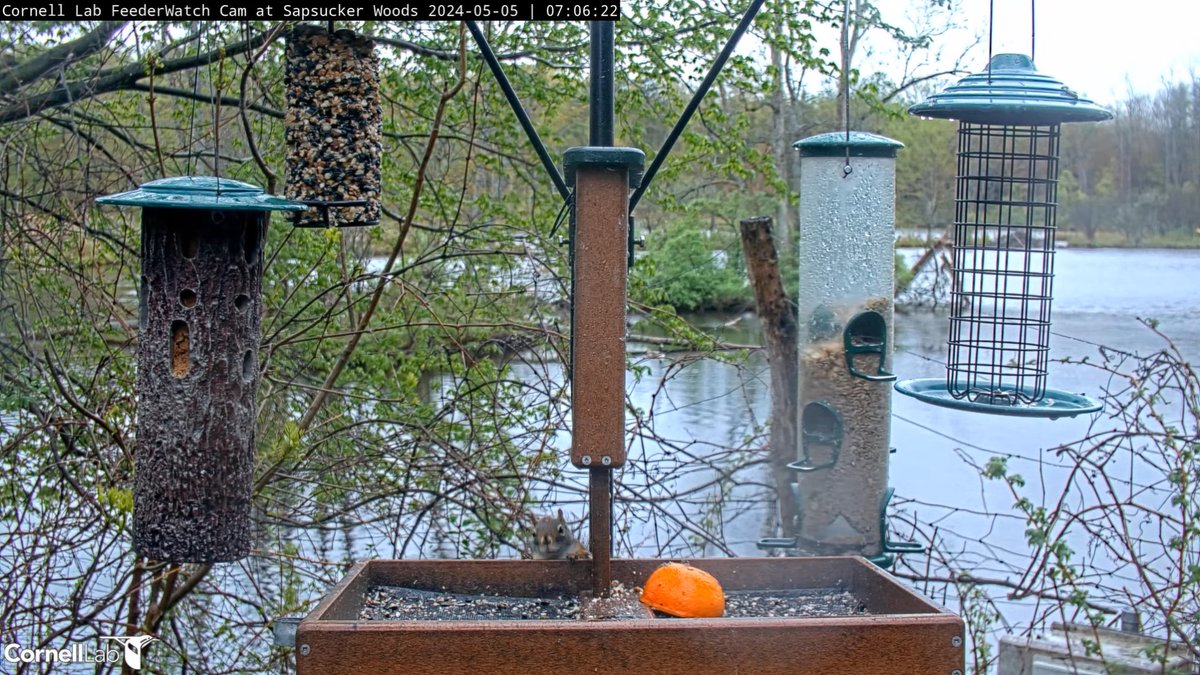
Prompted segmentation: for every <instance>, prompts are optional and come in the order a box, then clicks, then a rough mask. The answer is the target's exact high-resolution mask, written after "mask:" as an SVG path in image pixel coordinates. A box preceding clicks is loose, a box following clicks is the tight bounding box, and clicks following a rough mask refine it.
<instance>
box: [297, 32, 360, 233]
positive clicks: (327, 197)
mask: <svg viewBox="0 0 1200 675" xmlns="http://www.w3.org/2000/svg"><path fill="white" fill-rule="evenodd" d="M284 70H285V77H284V88H285V90H286V92H287V114H286V115H285V117H284V128H285V132H284V136H285V139H286V141H287V158H286V164H287V187H286V194H287V196H288V197H290V198H292V199H296V200H299V201H302V202H304V203H305V204H307V205H309V206H311V207H313V208H312V209H310V210H309V211H307V212H303V213H297V214H296V216H295V219H294V220H293V223H292V224H293V225H295V226H297V227H351V226H358V225H374V224H376V223H378V222H379V216H380V212H381V207H380V201H379V195H380V186H381V183H382V164H381V162H382V156H383V145H382V140H383V111H382V108H381V107H380V102H379V100H380V99H379V57H378V56H376V54H375V44H374V42H372V41H371V40H370V39H369V38H367V37H364V36H362V35H359V34H357V33H355V32H354V31H351V30H337V31H335V30H332V29H331V28H330V29H326V28H324V27H321V26H313V25H309V24H300V25H297V26H296V27H295V28H293V29H292V32H291V33H290V34H289V35H288V39H287V52H286V63H285V69H284Z"/></svg>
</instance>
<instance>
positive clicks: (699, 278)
mask: <svg viewBox="0 0 1200 675" xmlns="http://www.w3.org/2000/svg"><path fill="white" fill-rule="evenodd" d="M722 243H724V244H725V246H721V244H722ZM647 246H648V247H649V251H648V252H647V253H646V254H645V255H643V256H641V257H639V258H638V260H637V264H636V265H635V266H634V270H635V274H637V275H639V276H640V280H639V281H636V282H634V284H633V285H632V286H631V290H633V291H635V293H631V297H632V298H633V299H635V300H637V301H639V302H644V303H647V304H665V305H669V306H671V307H673V308H674V309H675V310H676V311H695V310H704V309H730V308H733V307H736V306H738V305H740V304H743V303H745V302H746V301H747V299H748V297H749V289H748V287H747V285H746V281H745V278H744V274H743V273H741V271H740V270H739V269H738V263H739V262H740V261H741V260H742V256H741V250H740V247H739V246H737V242H736V240H727V241H725V242H721V241H720V238H719V237H716V236H714V234H713V233H712V231H710V230H705V229H703V228H701V227H699V226H697V225H695V224H681V225H677V226H675V227H674V228H672V229H671V230H669V231H665V232H662V233H661V234H660V233H659V232H655V233H654V234H653V235H652V237H651V238H650V240H649V242H648V243H647Z"/></svg>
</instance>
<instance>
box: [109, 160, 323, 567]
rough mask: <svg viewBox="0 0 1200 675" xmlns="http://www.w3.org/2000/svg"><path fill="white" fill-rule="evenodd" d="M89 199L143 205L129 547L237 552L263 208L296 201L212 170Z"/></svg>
mask: <svg viewBox="0 0 1200 675" xmlns="http://www.w3.org/2000/svg"><path fill="white" fill-rule="evenodd" d="M96 202H97V203H100V204H116V205H120V206H138V207H141V209H142V280H141V287H140V288H139V290H138V305H139V318H138V347H137V390H138V405H137V453H136V462H137V470H136V471H135V472H134V490H133V548H134V550H135V551H137V553H138V555H141V556H143V557H146V558H150V559H152V560H163V561H171V562H227V561H231V560H237V559H239V558H243V557H245V556H246V554H248V553H249V552H250V542H251V534H252V531H251V525H252V523H251V519H250V497H251V485H252V483H253V479H254V437H255V423H254V420H255V407H254V398H255V394H256V392H257V391H258V381H259V375H260V372H259V371H260V364H259V360H258V345H259V340H260V321H261V315H262V275H263V243H264V240H265V238H266V229H267V216H268V213H269V212H270V211H293V212H295V211H303V210H304V209H305V206H304V205H303V204H300V203H298V202H292V201H288V200H286V199H280V198H278V197H272V196H271V195H267V194H264V193H263V191H262V190H260V189H259V188H257V187H254V186H253V185H248V184H246V183H242V182H239V181H235V180H228V179H224V178H212V177H210V176H194V177H193V176H185V177H181V178H164V179H162V180H156V181H151V182H149V183H146V184H144V185H142V186H141V187H140V188H138V189H136V190H133V191H130V192H123V193H121V194H115V195H108V196H106V197H100V198H99V199H97V200H96Z"/></svg>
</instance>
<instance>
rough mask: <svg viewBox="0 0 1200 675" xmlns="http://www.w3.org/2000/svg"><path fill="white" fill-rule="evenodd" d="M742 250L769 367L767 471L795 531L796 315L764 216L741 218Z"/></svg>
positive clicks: (786, 525)
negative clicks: (792, 486)
mask: <svg viewBox="0 0 1200 675" xmlns="http://www.w3.org/2000/svg"><path fill="white" fill-rule="evenodd" d="M741 228H742V251H743V252H744V254H745V256H746V271H747V272H748V274H749V276H750V284H751V286H753V287H754V302H755V304H756V306H757V307H758V316H759V319H760V320H761V322H762V333H763V345H764V346H765V347H766V352H767V364H768V365H769V366H770V369H771V435H770V440H769V444H770V451H771V475H772V476H773V477H774V479H775V489H776V492H777V493H778V495H779V517H780V521H781V524H782V528H783V533H782V534H783V536H785V537H790V536H795V534H796V515H797V510H796V500H795V496H794V495H793V494H792V489H791V485H792V482H793V481H794V479H795V476H796V472H794V471H792V470H791V469H789V468H787V465H788V463H789V462H794V461H796V458H797V454H796V448H797V445H796V377H797V368H798V362H797V360H796V359H797V356H796V315H795V312H794V309H793V306H792V304H791V302H790V301H789V300H788V297H787V293H786V292H785V291H784V289H783V279H782V278H781V277H780V274H779V257H778V256H777V255H776V252H775V242H774V240H773V239H772V237H771V219H770V218H765V217H764V218H751V219H748V220H743V221H742V223H741Z"/></svg>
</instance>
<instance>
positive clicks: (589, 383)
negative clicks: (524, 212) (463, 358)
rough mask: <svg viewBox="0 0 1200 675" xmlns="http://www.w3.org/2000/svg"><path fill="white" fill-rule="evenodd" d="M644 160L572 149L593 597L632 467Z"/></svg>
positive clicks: (576, 403) (579, 444)
mask: <svg viewBox="0 0 1200 675" xmlns="http://www.w3.org/2000/svg"><path fill="white" fill-rule="evenodd" d="M643 158H644V155H643V154H642V152H641V151H640V150H634V149H631V148H608V147H586V148H571V149H570V150H568V151H567V153H566V156H565V162H564V163H565V165H566V174H567V181H568V183H570V184H572V185H573V186H574V188H575V228H574V233H573V236H572V246H573V253H574V255H573V261H574V264H573V272H574V283H573V288H574V296H573V306H572V326H573V330H572V335H571V342H572V374H571V432H572V434H571V435H572V447H571V462H572V463H573V464H574V465H575V466H577V467H580V468H584V469H587V470H588V473H589V479H588V483H589V499H590V517H589V525H590V538H591V551H592V591H593V594H594V595H596V596H600V595H604V594H607V593H608V591H609V587H610V583H611V580H612V485H613V477H612V470H613V469H616V468H617V467H620V466H621V465H623V464H624V463H625V286H626V273H627V268H626V261H627V254H628V251H627V246H628V236H627V234H628V233H627V228H628V225H629V183H630V180H629V179H630V174H631V172H634V171H637V170H639V169H640V168H641V164H642V160H643Z"/></svg>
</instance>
